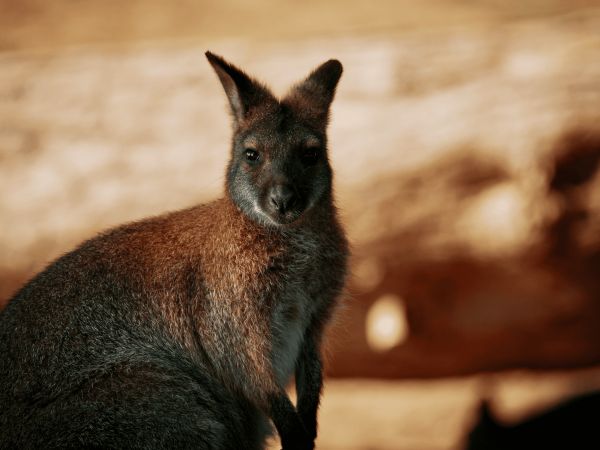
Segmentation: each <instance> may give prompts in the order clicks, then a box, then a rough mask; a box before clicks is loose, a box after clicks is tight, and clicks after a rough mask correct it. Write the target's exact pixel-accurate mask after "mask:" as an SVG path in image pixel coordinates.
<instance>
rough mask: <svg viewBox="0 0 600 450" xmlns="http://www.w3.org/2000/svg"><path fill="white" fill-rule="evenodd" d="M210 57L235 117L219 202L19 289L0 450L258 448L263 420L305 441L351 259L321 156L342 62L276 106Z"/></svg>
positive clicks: (106, 240)
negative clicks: (293, 398) (253, 155)
mask: <svg viewBox="0 0 600 450" xmlns="http://www.w3.org/2000/svg"><path fill="white" fill-rule="evenodd" d="M208 57H209V60H210V61H211V63H212V64H213V67H215V70H216V71H217V74H218V75H219V78H220V80H221V82H222V83H223V86H224V87H225V90H226V93H227V95H228V97H229V99H230V104H231V106H232V112H233V113H234V140H233V148H232V159H231V161H230V164H229V167H228V180H227V185H226V196H225V197H224V198H222V199H219V200H216V201H213V202H211V203H208V204H205V205H200V206H196V207H193V208H190V209H186V210H183V211H178V212H173V213H170V214H166V215H163V216H159V217H155V218H150V219H147V220H144V221H141V222H136V223H132V224H128V225H124V226H122V227H119V228H116V229H114V230H111V231H108V232H106V233H104V234H102V235H100V236H98V237H96V238H94V239H92V240H90V241H88V242H86V243H84V244H83V245H82V246H81V247H79V248H78V249H76V250H74V251H73V252H71V253H69V254H67V255H65V256H64V257H63V258H61V259H59V260H57V261H56V262H54V263H53V264H52V265H50V266H49V267H48V269H46V270H45V271H44V272H42V273H41V274H40V275H38V276H37V277H36V278H35V279H34V280H32V281H31V282H30V283H29V284H28V285H27V286H25V287H24V288H23V289H22V290H21V291H20V292H19V293H18V294H17V296H16V297H15V298H14V299H13V300H12V301H11V303H10V304H9V306H8V307H7V308H6V310H5V311H4V312H3V313H2V316H0V351H1V352H2V354H3V355H5V356H6V358H5V359H4V361H2V362H0V411H2V410H4V412H0V429H3V430H8V431H7V432H6V433H5V435H2V433H1V432H0V448H10V447H14V446H16V447H28V446H30V445H31V446H32V447H35V446H36V445H39V443H44V444H45V445H48V446H50V447H52V446H53V445H55V446H59V447H64V446H72V445H75V444H77V446H101V447H105V446H106V447H122V446H123V445H126V446H128V447H130V446H133V447H135V446H139V447H140V448H147V447H154V448H162V447H164V446H165V445H167V444H165V442H171V443H173V442H179V444H176V445H175V444H173V445H174V446H181V447H201V448H242V447H243V448H257V447H260V446H261V445H262V443H263V441H264V438H265V432H266V428H265V427H264V422H265V420H266V418H267V417H268V418H270V419H271V420H272V421H273V423H274V425H275V427H276V428H277V431H278V432H279V434H280V436H281V440H282V444H283V447H284V448H285V449H286V450H287V449H295V448H297V449H310V448H312V447H313V445H314V439H315V437H316V433H317V419H316V415H317V409H318V405H319V396H320V392H321V387H322V367H321V361H320V351H319V348H320V345H321V341H322V335H323V330H324V327H325V325H326V324H327V323H328V321H329V319H330V317H331V315H332V313H333V310H334V308H335V305H336V299H337V297H338V295H339V293H340V291H341V289H342V286H343V283H344V278H345V273H346V260H347V253H348V250H347V242H346V239H345V237H344V233H343V230H342V228H341V226H340V224H339V222H338V220H337V216H336V209H335V207H334V204H333V199H332V194H331V169H330V167H329V164H328V161H327V157H326V153H325V145H326V136H325V128H326V122H327V118H328V108H329V103H330V102H331V100H332V99H333V93H334V90H335V85H336V84H337V80H338V79H339V76H340V75H341V65H340V64H339V63H338V62H336V61H330V62H327V63H325V64H324V65H322V66H321V67H320V68H319V69H317V70H316V71H315V72H313V73H312V74H311V75H310V76H309V78H308V79H307V80H306V81H305V82H304V83H301V84H299V85H298V86H296V87H295V88H294V89H293V90H292V92H291V94H290V95H289V96H288V97H286V99H284V100H283V101H278V100H276V99H275V98H274V97H273V96H272V95H271V94H270V93H269V92H268V91H267V90H266V88H265V87H264V86H262V85H258V84H257V83H256V82H254V81H253V80H251V79H250V78H248V77H247V76H246V75H245V74H244V73H243V72H241V71H239V69H237V68H235V67H234V66H231V65H229V64H228V63H226V62H225V61H224V60H222V59H220V58H219V57H216V56H214V55H211V54H208ZM244 139H246V140H247V141H250V142H251V144H252V146H253V149H254V150H256V151H257V152H258V151H260V155H261V159H260V164H258V163H255V162H251V161H246V160H244V159H243V155H244V153H243V152H244V151H245V150H244V148H245V147H244V146H247V145H249V144H248V142H244ZM318 144H321V145H322V148H318V149H316V150H315V146H316V145H318ZM240 146H241V147H240ZM240 149H241V151H242V153H241V156H240ZM254 150H253V151H254ZM303 152H307V153H306V154H305V153H303ZM315 152H318V154H316V157H315ZM240 158H241V159H240ZM315 158H316V159H315ZM290 168H293V170H292V169H290ZM282 186H284V187H285V189H284V188H282ZM282 192H284V193H286V195H289V196H290V197H287V199H288V200H290V199H291V200H290V201H289V202H288V203H286V204H285V206H284V207H282V206H281V205H282V204H281V203H280V204H278V206H277V208H274V206H273V204H272V202H275V200H277V201H279V202H281V198H280V197H277V196H279V195H283V194H281V193H282ZM286 201H287V200H286ZM249 205H251V206H249ZM294 375H295V379H296V388H297V392H298V404H297V406H296V407H294V405H292V403H291V402H290V400H289V398H288V397H287V394H286V392H285V388H286V386H287V384H288V383H289V382H290V381H291V378H292V377H293V376H294ZM90 405H92V406H90ZM136 405H137V406H136ZM140 405H143V406H140ZM89 411H96V413H95V414H92V415H90V416H88V415H87V414H89ZM142 416H143V418H142ZM73 417H76V418H77V419H73ZM106 423H108V424H109V425H106ZM107 430H110V431H107ZM131 433H133V436H135V438H134V439H133V440H132V438H131V436H132V434H131Z"/></svg>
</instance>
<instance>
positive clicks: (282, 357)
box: [271, 292, 312, 387]
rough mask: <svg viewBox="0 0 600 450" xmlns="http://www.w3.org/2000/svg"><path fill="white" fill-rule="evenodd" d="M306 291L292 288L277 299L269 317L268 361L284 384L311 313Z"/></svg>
mask: <svg viewBox="0 0 600 450" xmlns="http://www.w3.org/2000/svg"><path fill="white" fill-rule="evenodd" d="M311 300H312V299H311V298H309V295H308V293H305V292H295V293H293V294H291V295H286V296H285V298H283V299H282V301H281V302H278V303H277V305H276V306H275V308H274V310H273V315H272V318H271V332H272V337H273V340H272V348H271V364H272V367H273V370H274V372H275V375H276V377H277V381H278V383H279V385H280V386H282V387H285V386H286V385H287V384H288V383H289V381H290V379H291V377H292V375H293V374H294V370H295V367H296V361H297V360H298V356H299V354H300V350H301V347H302V342H303V340H304V333H305V332H306V328H307V327H308V325H309V322H310V317H311V315H312V307H311V306H312V305H311Z"/></svg>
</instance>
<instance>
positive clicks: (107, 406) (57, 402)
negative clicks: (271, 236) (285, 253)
mask: <svg viewBox="0 0 600 450" xmlns="http://www.w3.org/2000/svg"><path fill="white" fill-rule="evenodd" d="M190 217H199V218H200V219H201V218H202V208H196V209H194V210H188V211H183V212H180V213H176V214H172V215H169V216H165V217H159V218H154V219H150V220H147V221H145V222H140V223H136V224H132V225H128V226H124V227H121V228H119V229H116V230H114V231H112V232H109V233H107V234H105V235H102V236H100V237H97V238H95V239H92V240H90V241H88V242H86V243H85V244H83V245H82V246H81V247H80V248H78V249H77V250H75V251H73V252H71V253H69V254H67V255H65V256H63V257H62V258H60V259H59V260H57V261H56V262H54V263H53V264H52V265H50V266H49V267H48V268H47V269H46V270H45V271H44V272H42V273H41V274H39V275H38V276H37V277H36V278H35V279H33V280H32V281H31V282H30V283H28V284H27V285H26V286H25V287H24V288H23V289H22V290H21V291H20V292H19V293H18V294H17V295H16V296H15V298H14V299H13V300H12V301H11V302H10V303H9V305H8V306H7V308H6V309H5V310H4V311H3V312H2V313H1V315H0V354H2V355H3V357H2V359H1V360H0V405H1V408H0V447H1V448H11V447H15V446H16V447H31V448H33V447H36V446H39V445H44V446H50V447H52V446H56V447H64V446H81V445H92V444H93V445H94V446H100V447H123V446H127V447H132V446H139V447H140V448H142V447H145V448H148V447H152V448H167V447H169V448H170V447H178V446H199V447H203V448H236V447H240V446H242V447H249V448H253V447H255V448H259V447H260V446H261V442H262V440H263V438H264V436H265V432H266V431H267V430H266V427H265V426H264V419H263V417H262V415H261V414H259V413H258V411H257V410H256V408H255V407H254V406H252V405H251V404H249V403H248V402H246V401H245V400H243V399H242V398H241V397H237V396H233V395H232V394H231V393H230V392H229V391H227V390H226V389H224V388H223V386H222V385H221V384H220V383H219V382H218V381H217V380H214V379H213V378H211V375H210V371H209V370H206V367H205V365H206V363H207V362H206V361H204V360H202V358H199V357H198V354H194V353H193V352H190V351H189V350H190V349H189V348H186V342H185V340H181V339H177V337H176V336H175V335H174V333H173V329H174V328H175V329H177V328H182V327H181V324H180V323H170V321H169V314H170V313H169V311H164V310H161V303H163V304H164V302H165V299H164V298H158V297H164V294H165V293H164V292H163V294H162V295H160V296H157V295H155V293H154V292H153V289H157V290H161V289H163V288H165V287H166V286H167V285H168V284H171V285H170V286H169V287H168V290H169V291H170V292H173V293H175V292H177V294H176V295H175V294H174V295H175V296H179V297H181V296H185V293H186V290H185V286H179V285H178V284H181V283H183V284H185V283H186V282H187V280H186V267H185V266H186V263H187V262H189V263H190V264H191V260H192V258H191V257H190V256H189V255H186V254H185V252H186V251H187V250H186V249H185V248H184V247H181V246H180V245H179V244H181V242H178V241H181V239H185V236H186V233H185V230H184V228H186V227H187V228H194V227H195V228H196V231H197V232H201V231H202V227H201V221H200V223H198V221H197V220H196V221H191V222H190V220H189V218H190ZM148 245H154V246H155V248H154V249H152V250H153V251H152V252H151V251H150V248H149V247H147V246H148ZM161 246H168V247H170V248H171V249H172V250H171V252H170V253H168V254H165V255H164V256H160V257H157V256H156V255H157V254H159V253H156V250H157V248H156V247H159V248H160V247H161ZM150 257H151V258H154V259H156V261H154V265H155V268H156V269H157V268H158V265H160V264H161V263H164V262H165V261H164V259H169V258H173V259H176V260H180V261H182V262H181V263H180V264H179V265H173V264H171V266H170V267H169V269H168V270H165V271H162V272H161V273H162V276H163V277H165V278H164V279H162V280H161V279H160V278H161V276H159V275H160V274H159V273H158V272H155V273H153V271H152V266H153V264H152V263H151V262H150V261H149V260H148V258H150ZM148 277H152V278H153V279H154V282H155V283H158V284H159V285H160V284H163V286H152V282H150V283H148V280H147V279H145V278H148ZM182 288H183V289H182ZM167 296H168V292H167ZM169 300H171V301H172V304H171V305H170V307H171V308H177V307H178V303H179V304H183V299H182V298H170V299H169ZM172 313H174V311H172ZM57 429H58V430H61V431H60V433H58V434H57V433H56V430H57ZM86 439H89V441H86ZM241 439H243V440H241ZM242 444H243V445H242Z"/></svg>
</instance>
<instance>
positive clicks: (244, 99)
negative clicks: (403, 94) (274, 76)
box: [205, 52, 273, 125]
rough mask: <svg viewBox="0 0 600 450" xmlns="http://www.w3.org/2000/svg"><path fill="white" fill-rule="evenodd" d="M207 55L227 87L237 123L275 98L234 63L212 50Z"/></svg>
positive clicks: (225, 87) (226, 90) (222, 82)
mask: <svg viewBox="0 0 600 450" xmlns="http://www.w3.org/2000/svg"><path fill="white" fill-rule="evenodd" d="M205 55H206V58H207V59H208V62H209V63H210V64H211V66H212V67H213V69H215V72H216V73H217V75H218V76H219V80H221V84H222V85H223V89H225V94H227V98H228V99H229V105H230V106H231V112H232V114H233V119H234V122H235V124H236V125H237V124H239V123H240V122H241V121H243V120H244V118H246V117H247V115H248V113H249V112H250V110H252V109H253V108H254V107H256V106H258V105H260V104H262V103H265V102H268V101H270V100H272V99H273V95H272V94H271V93H270V92H269V90H268V89H267V88H266V87H265V86H263V85H261V84H260V83H258V82H257V81H255V80H253V79H252V78H250V77H249V76H248V75H246V74H245V73H244V72H243V71H242V70H240V69H238V68H237V67H235V66H234V65H233V64H230V63H228V62H227V61H225V60H224V59H223V58H221V57H220V56H218V55H215V54H214V53H211V52H206V53H205Z"/></svg>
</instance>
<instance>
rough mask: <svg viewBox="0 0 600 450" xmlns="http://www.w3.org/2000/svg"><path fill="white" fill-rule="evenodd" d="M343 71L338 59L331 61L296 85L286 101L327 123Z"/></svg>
mask: <svg viewBox="0 0 600 450" xmlns="http://www.w3.org/2000/svg"><path fill="white" fill-rule="evenodd" d="M342 71H343V67H342V64H341V63H340V62H339V61H338V60H337V59H330V60H329V61H327V62H325V63H323V64H321V65H320V66H319V67H317V68H316V69H315V70H314V71H312V72H311V74H310V75H309V76H308V77H307V78H306V79H305V80H304V81H302V82H300V83H298V84H296V85H295V86H294V87H293V88H292V89H291V90H290V92H289V93H288V95H287V96H286V97H285V100H284V101H287V102H290V103H294V104H296V105H297V106H298V107H299V109H300V110H301V111H302V112H303V113H307V114H309V115H311V116H312V117H314V118H315V119H317V120H322V121H325V122H326V121H327V117H328V115H329V106H330V105H331V102H332V101H333V97H334V96H335V89H336V87H337V84H338V81H339V80H340V77H341V76H342Z"/></svg>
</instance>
